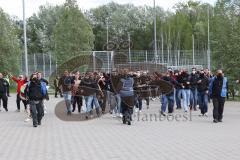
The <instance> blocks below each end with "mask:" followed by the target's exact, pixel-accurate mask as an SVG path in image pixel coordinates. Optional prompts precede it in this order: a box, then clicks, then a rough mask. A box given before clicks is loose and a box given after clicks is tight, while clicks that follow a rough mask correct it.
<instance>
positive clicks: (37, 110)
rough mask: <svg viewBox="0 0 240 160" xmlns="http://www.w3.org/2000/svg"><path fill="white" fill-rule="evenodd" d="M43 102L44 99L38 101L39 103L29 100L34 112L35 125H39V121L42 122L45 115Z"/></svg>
mask: <svg viewBox="0 0 240 160" xmlns="http://www.w3.org/2000/svg"><path fill="white" fill-rule="evenodd" d="M42 103H43V102H42V101H38V103H36V102H35V101H31V100H30V101H29V104H30V109H31V113H32V120H33V125H37V124H38V123H41V120H42V117H43V116H44V111H43V104H42Z"/></svg>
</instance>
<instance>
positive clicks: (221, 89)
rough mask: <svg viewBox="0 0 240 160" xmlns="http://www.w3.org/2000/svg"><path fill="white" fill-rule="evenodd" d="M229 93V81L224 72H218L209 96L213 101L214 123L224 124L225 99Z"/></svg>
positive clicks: (211, 85)
mask: <svg viewBox="0 0 240 160" xmlns="http://www.w3.org/2000/svg"><path fill="white" fill-rule="evenodd" d="M227 92H228V80H227V78H226V77H224V74H223V71H222V70H218V71H217V75H216V76H215V77H213V78H212V79H211V82H210V85H209V94H210V97H211V98H212V101H213V119H214V120H213V122H214V123H217V122H222V119H223V110H224V103H225V98H226V97H227Z"/></svg>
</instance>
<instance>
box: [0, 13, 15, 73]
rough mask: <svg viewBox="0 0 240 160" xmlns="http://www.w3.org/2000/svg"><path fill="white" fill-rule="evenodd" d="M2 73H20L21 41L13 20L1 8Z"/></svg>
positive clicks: (0, 64) (0, 51)
mask: <svg viewBox="0 0 240 160" xmlns="http://www.w3.org/2000/svg"><path fill="white" fill-rule="evenodd" d="M0 28H1V29H0V72H10V71H11V72H14V73H17V72H18V71H19V58H20V57H19V53H20V48H19V40H18V37H17V27H16V25H15V24H14V22H13V20H11V19H10V17H9V16H8V15H7V14H6V13H4V12H3V10H2V9H1V8H0Z"/></svg>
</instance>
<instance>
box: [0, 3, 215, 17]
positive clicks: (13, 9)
mask: <svg viewBox="0 0 240 160" xmlns="http://www.w3.org/2000/svg"><path fill="white" fill-rule="evenodd" d="M77 1H78V5H79V7H80V8H82V9H90V8H94V7H97V6H100V5H103V4H107V3H109V2H111V1H114V2H117V3H120V4H126V3H132V4H134V5H137V6H139V5H145V4H146V5H149V6H153V0H77ZM183 1H187V0H156V5H158V6H161V7H163V8H164V9H165V10H167V9H171V8H172V7H173V6H174V4H176V3H178V2H183ZM200 1H202V2H208V3H210V4H214V3H215V2H216V0H200ZM64 2H65V0H25V3H26V16H27V17H30V16H31V15H32V14H33V13H37V12H38V8H39V6H40V5H44V4H46V3H49V4H53V5H55V4H63V3H64ZM0 7H1V8H2V9H3V10H4V11H5V12H7V13H8V14H10V15H11V16H13V15H14V16H17V17H19V18H22V0H0Z"/></svg>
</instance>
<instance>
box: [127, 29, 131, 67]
mask: <svg viewBox="0 0 240 160" xmlns="http://www.w3.org/2000/svg"><path fill="white" fill-rule="evenodd" d="M128 57H129V63H130V65H131V63H132V58H131V35H130V33H129V32H128Z"/></svg>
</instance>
